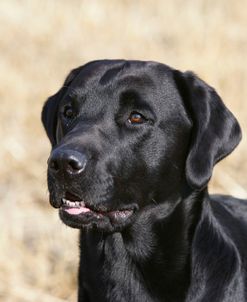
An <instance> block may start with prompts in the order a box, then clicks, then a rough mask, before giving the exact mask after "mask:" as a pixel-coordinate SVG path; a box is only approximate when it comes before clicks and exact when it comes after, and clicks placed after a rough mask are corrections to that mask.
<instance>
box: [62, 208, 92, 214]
mask: <svg viewBox="0 0 247 302" xmlns="http://www.w3.org/2000/svg"><path fill="white" fill-rule="evenodd" d="M64 210H65V212H67V213H69V214H71V215H78V214H81V213H86V212H89V211H90V210H89V209H88V208H85V207H80V208H65V209H64Z"/></svg>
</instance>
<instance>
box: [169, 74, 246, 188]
mask: <svg viewBox="0 0 247 302" xmlns="http://www.w3.org/2000/svg"><path fill="white" fill-rule="evenodd" d="M174 75H175V77H174V78H175V81H176V83H177V86H178V89H179V91H180V93H181V96H182V98H183V100H184V104H185V107H186V109H187V111H188V113H189V115H190V118H191V120H192V124H193V128H192V136H191V144H190V149H189V152H188V156H187V160H186V167H185V173H186V179H187V182H188V184H189V185H190V186H191V187H192V188H194V189H203V188H204V187H205V186H206V185H207V183H208V181H209V180H210V178H211V176H212V171H213V167H214V165H215V164H216V163H217V162H218V161H220V160H221V159H223V158H224V157H225V156H227V155H228V154H229V153H231V152H232V151H233V150H234V148H235V147H236V146H237V145H238V143H239V142H240V140H241V129H240V126H239V124H238V122H237V120H236V119H235V117H234V116H233V114H232V113H231V112H230V111H229V110H228V109H227V108H226V106H225V105H224V103H223V102H222V100H221V98H220V97H219V95H218V94H217V93H216V91H215V90H214V89H213V88H212V87H210V86H209V85H207V84H206V83H205V82H203V81H202V80H201V79H199V78H198V77H197V76H196V75H195V74H193V73H192V72H185V73H182V72H179V71H175V73H174Z"/></svg>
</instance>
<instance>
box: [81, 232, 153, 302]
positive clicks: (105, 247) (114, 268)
mask: <svg viewBox="0 0 247 302" xmlns="http://www.w3.org/2000/svg"><path fill="white" fill-rule="evenodd" d="M81 247H82V248H81V265H80V280H79V282H80V285H81V284H83V286H84V288H85V290H86V291H87V295H88V296H89V298H90V301H102V302H104V301H108V302H111V301H112V302H113V301H114V302H117V301H121V302H124V301H126V302H127V301H128V302H130V301H132V300H131V297H135V300H134V301H136V302H138V301H140V302H141V301H142V302H145V301H148V300H146V298H147V292H146V290H145V289H144V287H143V282H140V281H141V280H140V276H139V272H138V271H137V270H136V266H135V265H133V263H132V260H131V258H130V257H129V255H128V254H127V252H126V250H125V247H124V245H123V242H122V239H121V236H119V235H118V234H114V235H111V236H108V237H107V238H104V239H102V238H101V236H100V235H95V236H86V238H84V239H83V241H82V242H81ZM144 291H145V295H144ZM138 299H139V300H138ZM149 301H150V300H149Z"/></svg>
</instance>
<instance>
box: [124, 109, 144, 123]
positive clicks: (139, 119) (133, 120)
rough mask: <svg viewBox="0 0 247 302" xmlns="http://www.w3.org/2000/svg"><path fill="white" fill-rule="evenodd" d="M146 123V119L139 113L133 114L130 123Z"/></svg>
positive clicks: (129, 119)
mask: <svg viewBox="0 0 247 302" xmlns="http://www.w3.org/2000/svg"><path fill="white" fill-rule="evenodd" d="M145 121H146V118H145V117H144V116H143V115H142V114H141V113H139V112H135V111H134V112H131V114H130V116H129V118H128V122H129V123H131V124H142V123H144V122H145Z"/></svg>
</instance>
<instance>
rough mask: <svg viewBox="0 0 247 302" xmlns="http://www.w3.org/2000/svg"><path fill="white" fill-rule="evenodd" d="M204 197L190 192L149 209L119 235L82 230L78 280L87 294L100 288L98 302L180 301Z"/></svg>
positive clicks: (183, 295) (203, 193)
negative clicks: (143, 292) (160, 299)
mask: <svg viewBox="0 0 247 302" xmlns="http://www.w3.org/2000/svg"><path fill="white" fill-rule="evenodd" d="M206 195H207V192H206V191H205V192H200V193H198V192H193V193H191V194H188V195H187V196H186V197H185V198H180V199H177V200H176V201H173V202H170V203H169V202H164V203H162V204H161V205H157V206H156V207H153V208H150V210H149V211H145V212H143V213H141V214H140V219H138V218H137V220H136V221H135V223H134V224H132V225H131V227H129V228H127V229H125V230H124V231H122V232H116V233H113V234H108V235H104V234H101V233H98V232H96V231H93V230H91V231H87V232H83V231H82V232H81V245H82V255H81V265H80V274H79V282H80V283H83V284H84V286H85V287H86V288H87V290H88V291H89V292H92V290H97V289H96V286H97V285H98V286H99V284H101V288H102V289H98V290H99V293H98V294H97V297H100V301H102V302H103V301H125V300H121V299H120V298H119V297H140V301H142V302H144V300H143V297H145V299H147V301H153V300H154V301H156V299H157V300H158V301H159V297H167V298H166V300H162V301H173V302H175V301H183V300H184V298H185V295H186V292H187V290H188V287H189V283H190V273H191V272H190V251H191V245H192V239H193V234H194V231H195V227H196V224H197V222H198V220H199V217H200V212H201V200H203V199H204V198H205V196H206ZM154 218H155V219H154ZM145 222H146V223H145ZM144 224H145V225H144ZM102 263H103V265H102ZM92 272H94V273H92ZM95 272H98V275H97V276H96V275H95ZM93 274H94V275H93ZM85 276H86V278H85ZM150 276H153V278H152V279H150ZM154 276H155V277H154ZM105 277H107V278H105ZM105 279H107V280H108V281H107V284H105V283H104V282H105V281H104V280H105ZM138 280H140V282H138V285H139V286H136V287H135V288H133V286H131V284H133V282H136V281H138ZM145 280H148V283H146V281H145ZM80 285H82V284H80ZM144 286H145V289H144V288H143V287H144ZM147 289H148V292H149V293H150V297H149V298H147V295H146V293H147ZM130 290H131V291H132V292H130ZM144 290H145V295H142V291H144ZM105 296H107V297H108V299H106V300H105V298H103V297H105ZM114 297H115V298H114ZM126 301H131V299H130V298H129V299H127V300H126ZM135 301H139V300H135Z"/></svg>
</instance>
